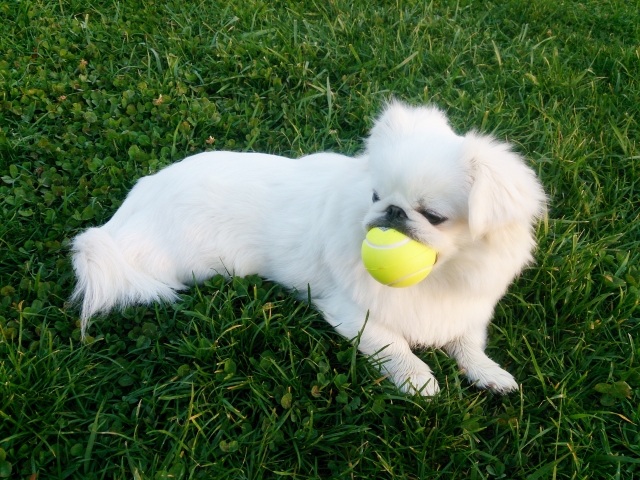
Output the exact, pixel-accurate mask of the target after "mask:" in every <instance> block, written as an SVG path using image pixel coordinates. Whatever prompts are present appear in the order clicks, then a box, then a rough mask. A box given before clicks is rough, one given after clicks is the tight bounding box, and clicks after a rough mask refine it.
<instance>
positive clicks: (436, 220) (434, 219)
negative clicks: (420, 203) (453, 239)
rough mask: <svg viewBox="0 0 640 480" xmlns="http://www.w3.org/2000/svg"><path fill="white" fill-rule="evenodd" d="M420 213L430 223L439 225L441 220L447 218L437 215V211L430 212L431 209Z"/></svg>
mask: <svg viewBox="0 0 640 480" xmlns="http://www.w3.org/2000/svg"><path fill="white" fill-rule="evenodd" d="M420 213H421V214H422V215H423V216H424V218H426V219H427V220H428V221H429V223H430V224H431V225H440V224H441V223H442V222H444V221H446V220H447V217H443V216H441V215H438V214H437V213H435V212H432V211H431V210H423V211H421V212H420Z"/></svg>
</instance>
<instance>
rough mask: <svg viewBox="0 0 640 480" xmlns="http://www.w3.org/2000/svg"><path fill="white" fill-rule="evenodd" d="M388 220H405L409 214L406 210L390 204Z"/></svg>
mask: <svg viewBox="0 0 640 480" xmlns="http://www.w3.org/2000/svg"><path fill="white" fill-rule="evenodd" d="M386 217H387V219H388V220H404V219H406V218H407V214H406V213H404V210H403V209H401V208H400V207H396V206H395V205H389V206H388V207H387V215H386Z"/></svg>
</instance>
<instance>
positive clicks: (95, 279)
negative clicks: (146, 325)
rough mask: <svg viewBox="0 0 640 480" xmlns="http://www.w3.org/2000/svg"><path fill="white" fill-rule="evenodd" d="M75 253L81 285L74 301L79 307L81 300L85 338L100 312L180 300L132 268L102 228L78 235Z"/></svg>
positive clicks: (170, 289) (82, 333)
mask: <svg viewBox="0 0 640 480" xmlns="http://www.w3.org/2000/svg"><path fill="white" fill-rule="evenodd" d="M72 252H73V269H74V270H75V272H76V277H77V279H78V283H77V284H76V287H75V290H74V291H73V294H72V296H71V301H72V302H74V303H78V302H80V299H82V305H81V313H80V324H81V326H80V331H81V335H82V337H84V336H85V334H86V332H87V327H88V326H89V319H90V318H91V317H92V316H93V315H94V314H96V313H98V312H101V313H107V312H108V311H109V310H111V309H112V308H113V307H126V306H127V305H130V304H134V303H152V302H156V301H160V300H167V301H171V300H175V299H176V298H177V295H176V293H175V291H174V290H173V289H172V288H171V287H170V286H169V285H166V284H165V283H162V282H160V281H158V280H156V279H155V278H153V277H151V276H149V275H146V274H144V273H142V272H139V271H137V270H136V269H135V268H134V267H133V266H131V265H130V264H129V263H128V262H127V260H126V258H125V257H124V255H123V254H122V251H121V250H120V249H119V248H118V245H117V244H116V242H115V240H114V238H113V237H112V236H111V235H109V233H107V232H106V231H105V230H104V229H102V228H90V229H88V230H87V231H85V232H84V233H82V234H80V235H78V236H77V237H76V238H75V239H74V240H73V244H72Z"/></svg>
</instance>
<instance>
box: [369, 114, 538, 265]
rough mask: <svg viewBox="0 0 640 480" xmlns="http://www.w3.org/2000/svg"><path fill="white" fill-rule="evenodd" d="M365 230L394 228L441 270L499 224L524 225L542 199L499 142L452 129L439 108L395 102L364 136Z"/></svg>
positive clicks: (530, 178)
mask: <svg viewBox="0 0 640 480" xmlns="http://www.w3.org/2000/svg"><path fill="white" fill-rule="evenodd" d="M367 153H368V155H369V164H370V169H371V175H372V181H373V189H372V192H371V207H370V209H369V212H368V213H367V215H366V216H365V218H364V222H363V223H364V227H365V229H367V230H368V229H370V228H373V227H387V228H394V229H396V230H398V231H400V232H402V233H404V234H405V235H407V236H409V237H411V238H413V239H414V240H416V241H418V242H420V243H423V244H425V245H429V246H430V247H432V248H434V249H435V250H436V251H437V252H438V262H437V264H436V268H438V267H439V268H441V266H442V265H444V264H446V262H447V260H448V259H449V258H452V257H453V256H455V255H456V253H457V252H458V251H460V250H461V249H465V248H467V247H468V246H469V245H471V244H474V243H478V242H480V241H481V238H482V237H484V236H485V235H487V234H490V233H491V232H492V231H494V230H496V229H499V228H500V227H502V226H504V225H507V224H511V223H520V224H522V225H523V226H524V227H525V228H530V225H531V223H532V221H533V219H534V218H535V217H536V216H539V215H540V214H541V212H542V208H543V205H544V199H545V197H544V192H543V191H542V189H541V188H540V185H539V183H538V181H537V180H536V178H535V175H534V174H533V172H532V171H531V170H530V169H529V168H528V167H526V166H525V165H524V164H523V163H522V160H521V159H520V158H519V157H518V156H517V155H516V154H514V153H512V152H510V151H509V149H508V147H507V146H506V145H504V144H500V143H496V142H494V141H493V140H492V139H490V138H488V137H481V136H478V135H476V134H473V133H471V134H468V135H467V136H466V137H461V136H458V135H456V134H455V133H454V132H453V131H452V130H451V128H450V127H449V125H448V123H447V120H446V118H445V117H444V115H443V114H442V112H440V111H439V110H437V109H434V108H429V107H417V108H413V107H407V106H405V105H402V104H398V103H394V104H391V105H389V107H388V108H387V109H386V110H385V112H384V113H383V114H382V116H381V117H380V119H379V120H378V121H377V122H376V124H375V125H374V127H373V129H372V131H371V136H370V138H369V139H368V141H367Z"/></svg>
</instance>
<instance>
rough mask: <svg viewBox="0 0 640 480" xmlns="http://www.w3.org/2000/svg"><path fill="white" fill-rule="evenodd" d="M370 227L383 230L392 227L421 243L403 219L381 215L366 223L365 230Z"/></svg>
mask: <svg viewBox="0 0 640 480" xmlns="http://www.w3.org/2000/svg"><path fill="white" fill-rule="evenodd" d="M372 228H382V229H383V230H384V229H392V230H395V231H397V232H400V233H402V234H403V235H406V236H407V237H409V238H410V239H412V240H415V241H416V242H418V243H423V242H421V241H420V239H419V238H418V236H417V235H416V232H415V230H414V229H412V228H411V227H409V226H408V225H407V224H406V222H405V221H404V220H389V219H387V218H385V217H382V218H379V219H377V220H374V221H372V222H370V223H367V225H366V229H367V232H368V231H369V230H371V229H372ZM427 246H429V245H427Z"/></svg>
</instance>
